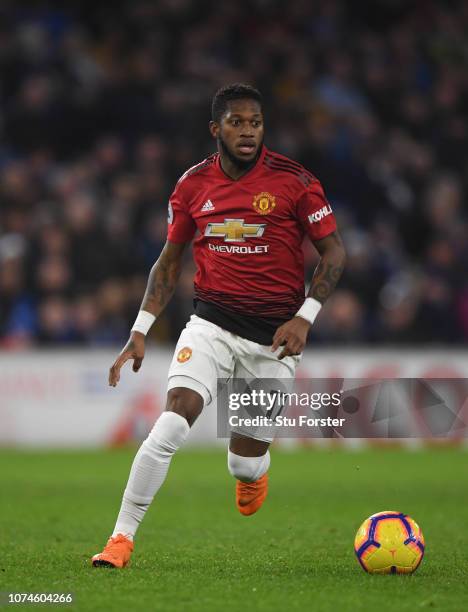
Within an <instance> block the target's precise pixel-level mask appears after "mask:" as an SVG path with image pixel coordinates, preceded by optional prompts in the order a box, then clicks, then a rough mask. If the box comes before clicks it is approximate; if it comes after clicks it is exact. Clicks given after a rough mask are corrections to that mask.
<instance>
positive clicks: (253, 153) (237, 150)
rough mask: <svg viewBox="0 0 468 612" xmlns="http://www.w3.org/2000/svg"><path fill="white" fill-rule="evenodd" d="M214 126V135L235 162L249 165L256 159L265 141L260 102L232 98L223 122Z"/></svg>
mask: <svg viewBox="0 0 468 612" xmlns="http://www.w3.org/2000/svg"><path fill="white" fill-rule="evenodd" d="M213 128H214V129H212V133H213V135H214V136H215V137H216V138H217V139H218V140H219V142H220V144H221V146H222V148H223V149H224V151H225V153H227V155H228V156H229V157H230V158H231V160H232V161H233V162H235V163H237V164H238V165H239V166H247V165H249V164H251V163H252V162H253V161H255V160H256V158H257V157H258V154H259V150H260V147H261V146H262V143H263V115H262V111H261V107H260V104H259V103H258V102H256V101H255V100H248V99H246V100H232V101H231V102H229V103H228V108H227V111H226V112H225V113H224V115H223V117H222V119H221V123H220V124H217V123H215V124H214V125H213Z"/></svg>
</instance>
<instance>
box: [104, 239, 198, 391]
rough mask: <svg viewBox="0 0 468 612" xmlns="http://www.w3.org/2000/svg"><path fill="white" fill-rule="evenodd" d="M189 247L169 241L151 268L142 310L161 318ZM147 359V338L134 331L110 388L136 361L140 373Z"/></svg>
mask: <svg viewBox="0 0 468 612" xmlns="http://www.w3.org/2000/svg"><path fill="white" fill-rule="evenodd" d="M187 244H189V243H186V242H185V243H174V242H169V241H167V242H166V244H165V245H164V248H163V250H162V251H161V255H160V256H159V258H158V259H157V261H156V263H155V264H154V265H153V267H152V268H151V271H150V273H149V276H148V283H147V285H146V291H145V295H144V297H143V301H142V302H141V307H140V310H143V311H145V312H148V313H149V314H151V315H153V316H154V317H158V316H159V315H160V314H161V312H162V311H163V310H164V308H165V307H166V306H167V304H168V303H169V301H170V299H171V298H172V296H173V294H174V291H175V288H176V285H177V282H178V280H179V276H180V271H181V267H182V255H183V253H184V250H185V248H186V246H187ZM144 356H145V335H144V334H143V333H141V332H139V331H132V332H131V333H130V337H129V339H128V342H127V344H126V345H125V346H124V348H123V349H122V351H121V352H120V354H119V356H118V357H117V359H116V360H115V361H114V363H113V364H112V367H111V368H110V371H109V385H111V386H112V387H115V386H116V385H117V383H118V382H119V380H120V369H121V368H122V366H123V365H124V363H125V362H126V361H128V360H129V359H133V371H134V372H138V370H139V369H140V367H141V364H142V361H143V358H144Z"/></svg>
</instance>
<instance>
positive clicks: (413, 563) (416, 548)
mask: <svg viewBox="0 0 468 612" xmlns="http://www.w3.org/2000/svg"><path fill="white" fill-rule="evenodd" d="M354 551H355V553H356V557H357V559H358V561H359V563H360V564H361V567H362V568H363V569H364V570H365V571H366V572H368V573H369V574H412V573H413V572H414V571H415V570H416V569H417V568H418V567H419V565H420V563H421V561H422V558H423V556H424V536H423V534H422V531H421V529H420V528H419V525H418V524H417V523H416V521H414V520H413V519H412V518H411V517H409V516H408V515H407V514H403V513H401V512H394V511H391V510H387V511H385V512H378V513H377V514H373V515H372V516H370V517H369V518H367V519H366V520H365V521H364V522H363V523H362V525H361V526H360V527H359V529H358V531H357V533H356V537H355V539H354Z"/></svg>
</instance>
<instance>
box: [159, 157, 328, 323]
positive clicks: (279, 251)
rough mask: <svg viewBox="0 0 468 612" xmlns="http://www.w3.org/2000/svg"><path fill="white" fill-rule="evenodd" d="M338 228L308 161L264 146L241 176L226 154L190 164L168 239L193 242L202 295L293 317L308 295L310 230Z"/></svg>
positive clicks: (172, 204)
mask: <svg viewBox="0 0 468 612" xmlns="http://www.w3.org/2000/svg"><path fill="white" fill-rule="evenodd" d="M335 229H336V221H335V217H334V215H333V212H332V209H331V207H330V204H329V203H328V201H327V200H326V198H325V195H324V192H323V189H322V186H321V184H320V182H319V181H318V180H317V179H316V178H315V177H314V176H313V175H312V174H310V172H308V171H307V170H305V168H304V167H303V166H301V165H300V164H298V163H297V162H294V161H292V160H290V159H288V158H287V157H284V156H283V155H279V154H277V153H273V152H272V151H269V150H268V149H267V148H266V147H263V149H262V152H261V155H260V157H259V159H258V160H257V163H256V164H255V166H254V167H253V168H252V169H251V170H249V172H247V173H246V174H245V175H243V176H242V177H241V178H240V179H238V180H233V179H231V178H229V177H228V176H227V175H226V174H225V173H224V171H223V169H222V167H221V164H220V158H219V154H218V153H216V154H214V155H212V156H211V157H208V158H207V159H205V160H204V161H203V162H201V163H200V164H198V165H196V166H194V167H193V168H190V170H188V171H187V172H186V173H185V174H184V175H183V176H182V177H181V178H180V179H179V181H178V183H177V185H176V188H175V190H174V193H173V194H172V196H171V198H170V201H169V225H168V239H169V240H170V241H171V242H178V243H181V242H190V241H191V240H192V238H193V237H194V235H195V233H196V232H197V231H198V235H197V237H196V239H195V242H194V246H193V254H194V259H195V264H196V267H197V272H196V276H195V297H196V298H197V299H199V300H203V301H204V302H209V303H212V304H214V305H216V306H219V307H220V308H224V309H225V310H229V311H233V312H238V313H241V314H244V315H251V316H257V317H263V318H265V317H267V318H268V317H272V318H276V319H283V320H287V319H289V318H291V317H292V316H294V314H295V313H296V312H297V310H298V309H299V308H300V306H301V305H302V303H303V302H304V298H305V289H304V257H303V252H302V248H301V244H302V241H303V239H304V236H305V235H308V236H309V237H310V238H311V239H312V240H320V239H321V238H324V237H325V236H327V235H328V234H330V233H331V232H333V231H335Z"/></svg>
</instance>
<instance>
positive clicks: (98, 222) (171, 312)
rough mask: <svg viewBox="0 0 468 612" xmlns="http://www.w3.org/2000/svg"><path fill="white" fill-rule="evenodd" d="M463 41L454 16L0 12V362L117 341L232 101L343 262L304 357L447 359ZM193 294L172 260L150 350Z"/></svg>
mask: <svg viewBox="0 0 468 612" xmlns="http://www.w3.org/2000/svg"><path fill="white" fill-rule="evenodd" d="M467 31H468V3H466V2H463V1H460V2H443V3H440V2H437V1H435V0H434V1H430V0H429V1H427V2H412V1H409V0H405V1H403V0H401V1H398V0H394V1H392V2H390V1H385V0H375V1H374V2H369V3H368V2H356V3H351V2H344V1H338V0H327V1H326V2H322V1H312V0H290V1H289V2H284V1H274V0H251V1H239V2H229V3H224V2H217V1H216V0H132V1H130V0H128V1H125V2H112V3H111V2H109V3H105V2H102V3H99V2H96V3H95V4H94V5H93V4H89V3H84V2H78V1H75V2H73V1H71V2H67V3H59V2H57V3H54V2H45V1H44V2H43V3H42V4H41V3H40V2H30V3H28V2H21V3H17V2H14V1H13V0H11V1H10V2H8V1H5V2H2V4H1V6H0V346H1V347H3V348H4V349H5V348H6V349H8V348H21V347H29V346H35V345H54V346H57V345H62V346H63V345H74V344H87V345H94V346H99V345H107V344H114V343H117V344H119V343H122V342H124V341H125V340H126V338H127V336H128V331H129V327H130V325H131V323H132V322H133V320H134V318H135V316H136V313H137V311H138V307H139V304H140V301H141V298H142V296H143V293H144V289H145V286H146V279H147V274H148V271H149V269H150V267H151V265H152V264H153V262H154V261H155V259H156V258H157V257H158V254H159V253H160V251H161V248H162V246H163V244H164V242H165V237H166V211H167V201H168V197H169V195H170V193H171V191H172V189H173V186H174V183H175V182H176V180H177V179H178V177H179V176H180V175H181V174H182V173H183V172H184V171H185V170H186V169H187V168H188V167H190V166H192V165H193V164H194V163H196V162H198V161H200V160H202V159H203V158H204V157H205V156H206V155H208V154H210V153H211V152H213V151H214V150H215V143H214V141H212V140H211V137H210V136H209V133H208V127H207V126H208V121H209V120H210V103H211V98H212V95H213V93H214V92H215V91H216V89H217V88H218V87H219V86H221V85H224V84H227V83H230V82H236V81H243V82H247V83H250V84H253V85H255V86H257V87H258V88H259V89H260V90H261V91H262V93H263V95H264V98H265V102H266V122H267V125H266V139H265V142H266V144H267V146H269V147H270V148H272V149H273V150H276V151H278V152H280V153H283V154H285V155H288V156H290V157H292V158H294V159H295V160H297V161H300V162H301V163H303V164H304V165H305V166H306V167H307V168H308V169H309V170H310V171H311V172H312V173H314V174H315V175H316V176H317V177H318V178H319V179H320V180H321V182H322V184H323V185H324V188H325V190H326V193H327V196H328V199H329V200H330V202H331V203H332V206H333V207H334V209H335V211H336V213H337V216H338V220H339V227H340V230H341V233H342V235H343V239H344V241H345V244H346V247H347V252H348V264H347V269H346V272H345V274H344V276H343V278H342V281H341V282H340V285H339V288H338V289H337V290H336V292H335V293H334V294H333V296H332V297H331V298H330V300H329V303H328V305H327V308H326V309H325V310H324V312H323V313H322V314H321V315H320V317H319V319H318V321H317V323H316V325H315V326H314V328H313V331H312V333H311V337H310V342H311V343H313V344H317V343H320V344H330V343H332V344H373V345H391V344H400V345H401V344H442V345H456V344H461V343H463V342H464V341H466V340H467V339H468V276H467V274H466V268H467V267H468V240H467V238H468V231H467V207H466V204H465V200H466V195H467V189H468V182H467V181H468V179H467V177H468V156H467V154H466V152H467V151H468V112H467V111H468V38H467V36H466V32H467ZM304 248H305V252H306V261H307V278H310V277H311V275H312V272H313V269H314V267H315V265H316V263H317V254H316V253H315V251H314V249H313V247H312V246H311V245H309V244H305V245H304ZM193 274H194V268H193V263H192V262H191V259H190V256H188V257H187V261H186V265H185V266H184V269H183V272H182V277H181V280H180V283H179V286H178V288H177V291H176V294H175V296H174V298H173V300H172V302H171V303H170V305H169V307H168V308H167V310H166V312H165V313H164V315H163V316H162V317H161V319H160V321H159V323H158V325H156V326H155V327H154V330H153V331H152V332H151V333H152V335H153V336H154V338H156V339H158V340H159V341H167V342H174V340H175V339H176V338H177V337H178V334H179V332H180V330H181V328H182V327H183V326H184V324H185V322H186V320H187V317H188V316H189V314H190V313H191V311H192V280H193Z"/></svg>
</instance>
